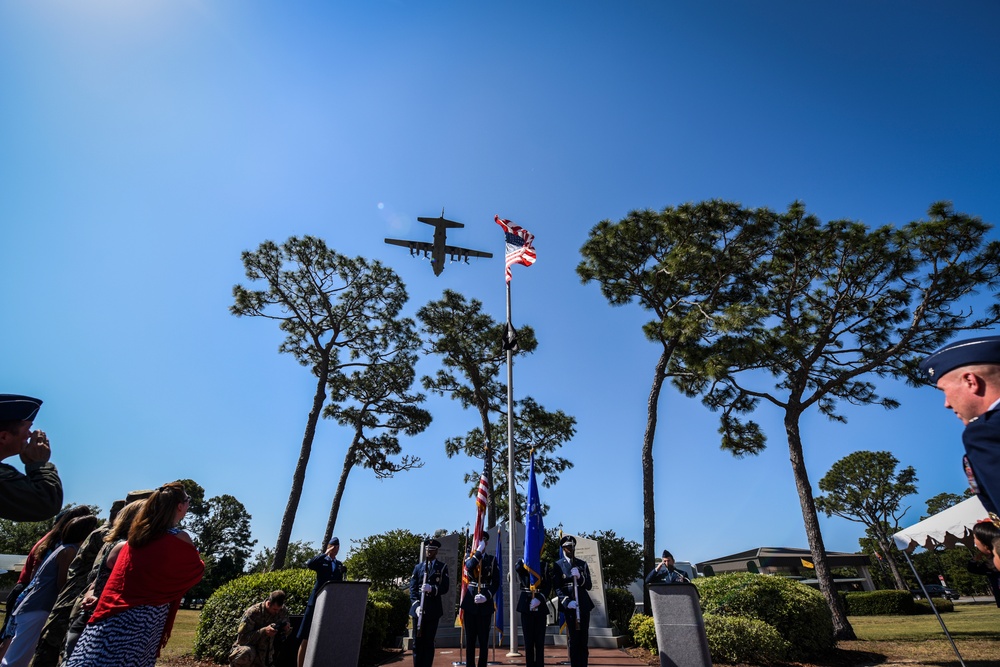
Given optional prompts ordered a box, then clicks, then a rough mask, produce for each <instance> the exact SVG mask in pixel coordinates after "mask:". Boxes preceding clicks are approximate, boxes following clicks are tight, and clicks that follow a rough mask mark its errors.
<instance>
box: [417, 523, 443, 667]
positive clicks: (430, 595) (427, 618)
mask: <svg viewBox="0 0 1000 667" xmlns="http://www.w3.org/2000/svg"><path fill="white" fill-rule="evenodd" d="M440 548H441V543H440V542H438V541H437V540H435V539H433V538H431V539H429V540H426V541H425V542H424V560H423V562H421V563H418V564H417V566H416V567H415V568H413V575H412V576H411V577H410V601H411V602H412V603H413V606H411V607H410V616H412V617H413V626H414V628H416V630H415V636H414V639H413V667H431V665H432V664H433V663H434V636H435V635H436V634H437V628H438V622H439V621H440V620H441V616H442V615H443V614H444V607H443V605H442V604H441V596H443V595H444V594H445V593H447V592H448V587H449V581H448V566H447V565H445V564H444V563H442V562H441V561H439V560H438V559H437V552H438V549H440Z"/></svg>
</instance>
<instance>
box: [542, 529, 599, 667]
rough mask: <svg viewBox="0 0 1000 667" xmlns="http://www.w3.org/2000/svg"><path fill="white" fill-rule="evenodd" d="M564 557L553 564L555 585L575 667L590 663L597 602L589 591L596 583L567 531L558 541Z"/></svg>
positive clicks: (573, 538)
mask: <svg viewBox="0 0 1000 667" xmlns="http://www.w3.org/2000/svg"><path fill="white" fill-rule="evenodd" d="M559 547H560V549H561V550H562V558H560V559H559V560H557V561H556V564H555V567H553V568H552V585H553V586H554V587H555V589H556V595H558V596H559V609H560V611H562V612H563V614H565V616H566V628H567V633H568V637H567V639H566V643H567V644H568V648H569V662H570V665H571V666H572V667H587V660H588V659H589V658H590V651H589V650H588V649H587V643H588V642H589V641H590V611H591V610H592V609H593V608H594V602H593V600H591V599H590V594H589V593H588V592H587V591H589V590H590V589H591V588H593V586H594V582H593V580H591V578H590V568H588V567H587V563H585V562H584V561H582V560H580V559H579V558H575V557H574V553H575V552H576V538H575V537H573V536H572V535H566V536H565V537H563V538H562V541H561V542H559Z"/></svg>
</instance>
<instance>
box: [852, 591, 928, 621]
mask: <svg viewBox="0 0 1000 667" xmlns="http://www.w3.org/2000/svg"><path fill="white" fill-rule="evenodd" d="M843 597H844V602H846V603H847V613H848V615H850V616H904V615H908V614H916V613H917V608H916V605H914V604H913V602H914V601H913V595H912V594H911V593H910V592H909V591H889V590H886V591H867V592H856V593H847V594H846V595H844V596H843Z"/></svg>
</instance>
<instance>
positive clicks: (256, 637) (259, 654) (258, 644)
mask: <svg viewBox="0 0 1000 667" xmlns="http://www.w3.org/2000/svg"><path fill="white" fill-rule="evenodd" d="M291 632H292V626H291V625H290V624H289V623H288V612H287V611H285V591H274V592H273V593H271V595H269V596H268V598H267V599H266V600H264V601H263V602H258V603H257V604H255V605H253V606H252V607H250V608H249V609H247V610H246V611H245V612H243V618H242V619H240V629H239V632H238V634H237V635H236V643H235V644H233V649H232V650H231V651H230V652H229V664H230V665H232V667H273V665H274V642H275V639H278V640H281V639H283V638H284V637H287V636H288V635H289V634H290V633H291Z"/></svg>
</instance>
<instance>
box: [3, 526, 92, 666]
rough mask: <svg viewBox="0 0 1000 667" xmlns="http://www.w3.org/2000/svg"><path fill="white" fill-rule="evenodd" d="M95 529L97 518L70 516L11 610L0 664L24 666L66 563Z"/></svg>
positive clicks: (61, 583) (64, 581) (37, 636)
mask: <svg viewBox="0 0 1000 667" xmlns="http://www.w3.org/2000/svg"><path fill="white" fill-rule="evenodd" d="M95 528H97V517H96V516H94V515H92V514H90V515H87V516H81V517H78V518H76V519H73V520H72V521H70V522H69V523H68V524H66V527H65V529H63V531H62V533H61V534H60V535H59V543H58V546H56V547H55V549H54V550H53V551H52V553H51V554H49V556H48V558H46V559H45V561H44V562H43V563H42V564H41V565H40V566H39V567H38V570H37V571H36V572H35V576H34V578H33V579H32V580H31V583H30V584H29V585H28V589H27V594H26V595H25V596H24V599H22V600H21V601H20V602H19V603H18V605H17V608H16V609H15V610H14V627H15V631H14V639H13V641H11V643H10V647H9V648H8V649H7V653H6V654H4V657H3V660H2V661H0V665H3V667H28V663H29V662H31V658H32V657H33V656H34V655H35V647H36V646H37V645H38V638H39V636H41V634H42V626H43V625H45V619H47V618H48V617H49V612H51V611H52V606H53V605H54V604H55V603H56V597H57V596H58V595H59V591H60V590H62V587H63V584H65V583H66V573H67V572H68V571H69V564H70V563H71V562H72V561H73V559H74V558H75V557H76V552H77V551H78V550H79V548H80V543H81V542H83V541H84V540H85V539H86V538H87V536H88V535H90V533H92V532H93V531H94V529H95Z"/></svg>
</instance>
